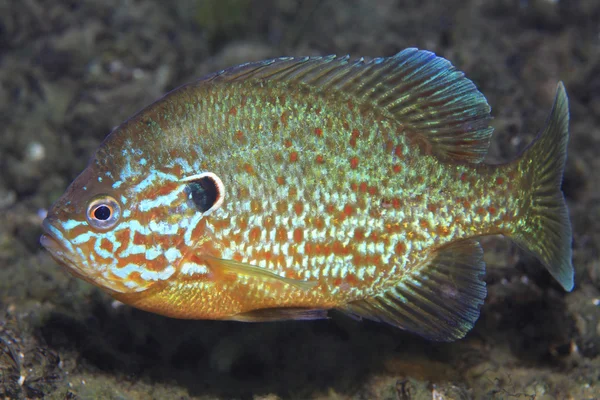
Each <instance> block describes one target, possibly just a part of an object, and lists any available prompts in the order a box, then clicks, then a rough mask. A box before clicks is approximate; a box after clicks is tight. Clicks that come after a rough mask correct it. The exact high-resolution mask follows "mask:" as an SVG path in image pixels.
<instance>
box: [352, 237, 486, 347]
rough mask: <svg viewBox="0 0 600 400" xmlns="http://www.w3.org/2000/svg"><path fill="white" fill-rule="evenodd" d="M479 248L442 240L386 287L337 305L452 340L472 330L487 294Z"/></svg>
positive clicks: (468, 242) (471, 243)
mask: <svg viewBox="0 0 600 400" xmlns="http://www.w3.org/2000/svg"><path fill="white" fill-rule="evenodd" d="M483 274H485V263H484V262H483V250H482V249H481V246H480V245H479V243H478V242H476V241H473V240H465V241H461V242H458V243H456V244H453V245H450V246H447V247H445V248H443V249H441V250H440V251H438V253H437V254H436V256H435V258H434V259H433V260H432V261H431V262H430V263H429V264H427V265H426V266H424V267H423V268H422V269H421V270H420V271H417V272H415V273H413V274H411V275H409V276H408V277H407V278H405V279H403V280H402V282H400V283H399V284H398V285H397V286H396V287H393V288H391V289H389V290H388V291H386V292H384V293H382V294H380V295H377V296H375V297H371V298H369V299H365V300H360V301H356V302H352V303H349V304H347V305H346V306H344V307H341V308H340V310H341V311H344V312H346V313H349V314H351V315H354V316H359V317H364V318H367V319H372V320H375V321H382V322H387V323H388V324H391V325H394V326H397V327H399V328H402V329H406V330H408V331H411V332H414V333H417V334H419V335H421V336H423V337H425V338H427V339H430V340H438V341H452V340H456V339H460V338H462V337H464V336H465V335H466V333H467V332H468V331H469V330H471V328H472V327H473V325H474V324H475V321H477V318H479V309H480V307H481V306H482V304H483V301H484V299H485V296H486V287H485V282H484V281H483V280H482V276H483Z"/></svg>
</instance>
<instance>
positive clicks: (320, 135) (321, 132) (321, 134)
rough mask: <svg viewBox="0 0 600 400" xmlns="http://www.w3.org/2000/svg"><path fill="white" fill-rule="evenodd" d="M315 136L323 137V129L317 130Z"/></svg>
mask: <svg viewBox="0 0 600 400" xmlns="http://www.w3.org/2000/svg"><path fill="white" fill-rule="evenodd" d="M315 135H317V136H318V137H322V136H323V129H321V128H315Z"/></svg>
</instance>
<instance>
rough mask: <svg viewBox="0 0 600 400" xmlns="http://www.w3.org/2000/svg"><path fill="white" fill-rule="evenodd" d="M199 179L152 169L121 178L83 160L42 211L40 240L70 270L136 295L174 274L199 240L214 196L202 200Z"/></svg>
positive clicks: (104, 286) (112, 289)
mask: <svg viewBox="0 0 600 400" xmlns="http://www.w3.org/2000/svg"><path fill="white" fill-rule="evenodd" d="M113 175H114V176H119V178H118V179H112V178H111V176H113ZM99 178H101V179H99ZM199 179H200V180H199V181H194V179H191V180H190V179H188V180H182V179H181V177H180V176H178V174H177V173H173V172H172V171H170V172H164V171H158V170H155V169H152V168H145V169H140V170H139V171H137V172H136V173H135V174H129V175H127V176H126V177H125V178H123V175H118V174H116V173H111V172H110V171H106V170H103V166H102V165H100V164H96V163H91V164H90V165H89V166H88V167H87V169H86V170H84V171H83V172H82V173H81V175H79V176H78V177H77V178H76V179H75V180H74V181H73V182H72V183H71V185H70V186H69V187H68V189H67V190H66V192H65V193H64V194H63V195H62V196H61V197H60V198H59V200H58V201H56V203H55V204H54V205H53V206H52V207H51V208H50V210H49V211H48V215H47V217H46V218H45V220H44V222H43V228H44V234H43V235H42V237H41V239H40V242H41V244H42V245H43V246H44V247H45V248H46V249H47V250H48V251H49V252H50V253H51V255H52V256H53V258H54V259H56V260H57V261H58V262H59V263H61V264H63V265H64V266H65V267H67V269H68V270H69V271H70V272H71V273H72V274H73V275H75V276H77V277H79V278H81V279H84V280H86V281H88V282H90V283H92V284H94V285H96V286H99V287H100V288H102V289H104V290H106V291H108V292H116V293H121V294H128V293H136V292H144V291H146V290H148V289H150V288H151V287H153V286H154V285H156V284H158V283H165V282H167V281H168V280H169V279H170V278H171V277H172V276H173V275H175V274H176V271H177V269H178V265H179V264H180V263H181V261H182V260H183V259H184V258H185V256H186V255H189V250H190V249H191V248H193V247H194V246H195V245H196V244H197V243H196V239H197V238H202V237H203V232H202V231H203V229H204V228H203V227H204V225H203V224H204V223H205V221H204V220H203V217H204V216H205V215H206V214H208V213H209V212H208V211H209V210H208V208H210V207H208V206H207V204H208V203H211V201H212V203H214V202H215V201H214V200H215V197H214V196H213V197H210V198H208V200H207V196H208V195H212V194H211V193H209V192H208V191H207V190H203V186H202V183H203V182H206V181H207V179H205V178H203V177H202V176H200V178H199ZM203 179H204V180H203ZM198 182H200V183H198ZM210 182H212V181H210ZM204 186H207V185H206V184H204ZM210 188H212V187H210ZM210 188H209V189H210ZM213 189H214V188H213ZM213 192H214V191H213ZM199 193H200V194H199ZM212 203H211V204H212ZM203 207H204V208H203ZM207 207H208V208H207Z"/></svg>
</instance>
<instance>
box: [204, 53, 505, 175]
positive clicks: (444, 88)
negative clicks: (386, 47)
mask: <svg viewBox="0 0 600 400" xmlns="http://www.w3.org/2000/svg"><path fill="white" fill-rule="evenodd" d="M248 79H257V80H269V81H280V82H290V83H296V84H305V85H309V86H311V87H314V88H316V89H318V90H322V91H324V92H330V91H337V92H343V93H345V94H346V95H348V96H350V97H352V98H354V99H356V101H357V102H358V103H363V104H370V105H372V106H373V107H376V108H377V109H379V110H380V111H381V112H383V113H384V114H387V115H388V116H389V117H390V118H392V119H395V120H396V121H398V123H400V124H401V125H402V126H403V128H404V130H405V131H406V132H407V133H412V134H417V135H420V137H421V138H423V139H425V140H427V141H429V143H430V144H431V146H430V147H431V151H432V153H433V154H435V155H436V156H438V157H440V158H442V159H454V160H461V161H467V162H473V163H477V162H480V161H482V160H483V158H484V157H485V155H486V153H487V150H488V147H489V143H490V137H491V135H492V130H493V129H492V128H491V127H490V126H489V119H490V106H489V105H488V103H487V101H486V99H485V97H484V96H483V95H482V94H481V93H480V92H479V91H478V90H477V88H476V87H475V85H474V84H473V82H471V81H470V80H469V79H467V78H466V77H465V76H464V74H463V73H462V72H461V71H459V70H457V69H456V68H455V67H454V66H453V65H452V64H451V63H450V62H449V61H448V60H446V59H444V58H442V57H437V56H436V55H435V54H434V53H432V52H429V51H426V50H418V49H414V48H409V49H406V50H403V51H401V52H400V53H398V54H396V55H395V56H393V57H387V58H374V59H372V60H370V61H365V60H364V59H363V58H360V59H357V60H353V61H351V60H350V59H349V57H348V56H344V57H336V56H327V57H302V58H293V57H285V58H275V59H270V60H264V61H258V62H253V63H248V64H242V65H239V66H237V67H232V68H229V69H226V70H223V71H220V72H217V73H214V74H212V75H209V76H207V77H206V78H204V79H203V80H202V82H217V81H229V82H231V81H241V80H248Z"/></svg>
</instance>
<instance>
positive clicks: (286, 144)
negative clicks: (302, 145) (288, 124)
mask: <svg viewBox="0 0 600 400" xmlns="http://www.w3.org/2000/svg"><path fill="white" fill-rule="evenodd" d="M283 145H284V146H285V147H287V148H290V147H292V141H291V140H289V139H287V140H286V141H285V142H283Z"/></svg>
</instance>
